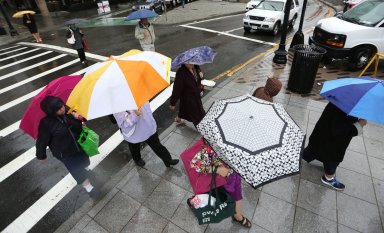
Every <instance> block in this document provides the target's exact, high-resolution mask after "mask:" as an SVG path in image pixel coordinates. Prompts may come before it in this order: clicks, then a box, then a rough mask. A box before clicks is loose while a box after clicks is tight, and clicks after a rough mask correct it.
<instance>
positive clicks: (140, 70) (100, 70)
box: [67, 50, 171, 120]
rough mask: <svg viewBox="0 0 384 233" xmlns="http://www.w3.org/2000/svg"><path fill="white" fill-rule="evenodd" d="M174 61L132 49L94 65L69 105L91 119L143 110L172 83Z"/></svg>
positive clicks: (74, 93) (75, 90)
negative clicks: (171, 73) (172, 62)
mask: <svg viewBox="0 0 384 233" xmlns="http://www.w3.org/2000/svg"><path fill="white" fill-rule="evenodd" d="M170 64H171V59H170V58H168V57H166V56H164V55H162V54H159V53H156V52H151V51H144V52H142V51H139V50H131V51H129V52H127V53H125V54H123V55H121V56H119V57H110V58H109V59H108V60H106V61H104V62H102V63H97V64H95V65H93V66H91V67H90V68H89V69H88V70H87V72H86V74H85V75H84V78H83V79H82V80H81V81H80V82H79V83H78V84H77V85H76V87H75V89H74V90H73V91H72V93H71V95H70V96H69V98H68V101H67V105H68V106H70V107H71V108H72V109H74V110H76V111H77V112H78V113H79V114H80V115H82V116H84V117H85V118H87V119H88V120H91V119H94V118H97V117H102V116H106V115H109V114H113V113H117V112H123V111H126V110H134V109H138V108H140V107H141V106H142V105H144V104H145V103H146V102H147V101H149V100H150V99H151V98H153V97H154V96H155V95H156V94H158V93H159V92H160V91H161V90H163V89H164V88H166V87H167V86H168V85H169V82H170V77H169V75H170Z"/></svg>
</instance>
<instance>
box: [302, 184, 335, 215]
mask: <svg viewBox="0 0 384 233" xmlns="http://www.w3.org/2000/svg"><path fill="white" fill-rule="evenodd" d="M297 205H298V206H300V207H302V208H304V209H306V210H309V211H311V212H313V213H316V214H319V215H321V216H323V217H325V218H328V219H330V220H332V221H335V222H336V221H337V216H336V191H334V190H332V189H329V188H327V187H324V186H321V185H318V184H314V183H312V182H309V181H307V180H303V179H302V180H300V187H299V197H298V199H297Z"/></svg>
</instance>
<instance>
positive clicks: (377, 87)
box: [320, 77, 384, 124]
mask: <svg viewBox="0 0 384 233" xmlns="http://www.w3.org/2000/svg"><path fill="white" fill-rule="evenodd" d="M320 95H322V96H323V97H324V98H326V99H327V100H329V101H330V102H331V103H333V104H334V105H335V106H337V107H338V108H339V109H341V110H342V111H343V112H345V113H347V114H348V115H351V116H354V117H358V118H363V119H366V120H368V121H373V122H377V123H380V124H384V81H383V80H378V79H374V78H370V77H361V78H342V79H337V80H332V81H326V82H325V83H324V86H323V89H322V90H321V92H320Z"/></svg>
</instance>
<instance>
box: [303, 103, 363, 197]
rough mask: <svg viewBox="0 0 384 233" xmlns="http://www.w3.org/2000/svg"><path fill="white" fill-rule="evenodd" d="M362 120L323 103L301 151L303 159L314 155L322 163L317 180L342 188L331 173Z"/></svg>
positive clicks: (308, 160)
mask: <svg viewBox="0 0 384 233" xmlns="http://www.w3.org/2000/svg"><path fill="white" fill-rule="evenodd" d="M366 124H367V121H366V120H364V119H358V118H356V117H352V116H349V115H347V114H346V113H344V112H343V111H342V110H340V109H339V108H337V107H336V106H335V105H333V104H332V103H328V104H327V106H326V107H325V109H324V111H323V113H322V114H321V116H320V119H319V120H318V121H317V123H316V125H315V128H314V130H313V132H312V134H311V136H310V137H309V143H308V146H307V147H306V148H305V149H304V152H303V159H304V160H305V161H306V162H308V163H309V162H311V161H313V160H315V159H316V160H319V161H321V162H322V163H323V166H324V175H323V176H322V177H321V181H322V182H323V183H324V184H326V185H328V186H330V187H332V188H333V189H335V190H339V191H341V190H344V189H345V185H344V184H343V183H341V182H339V181H338V180H337V179H336V177H335V174H336V169H337V167H338V166H339V164H340V163H341V162H342V161H343V159H344V155H345V151H346V150H347V148H348V145H349V143H350V142H351V140H352V138H353V137H355V136H357V135H360V134H361V133H362V131H363V127H364V126H365V125H366Z"/></svg>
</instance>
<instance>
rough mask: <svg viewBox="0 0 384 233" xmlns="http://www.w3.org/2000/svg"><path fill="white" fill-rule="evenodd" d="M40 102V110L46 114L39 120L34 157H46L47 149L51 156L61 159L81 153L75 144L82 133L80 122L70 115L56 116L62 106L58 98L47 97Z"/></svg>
mask: <svg viewBox="0 0 384 233" xmlns="http://www.w3.org/2000/svg"><path fill="white" fill-rule="evenodd" d="M48 97H51V98H47V97H46V98H45V99H44V100H43V101H42V102H41V109H42V110H43V111H44V112H45V113H46V114H47V115H46V116H45V117H44V118H42V119H41V121H40V125H39V131H38V136H37V140H36V157H37V159H40V160H43V159H45V158H46V157H47V154H46V149H47V147H49V149H50V150H51V152H52V154H53V156H55V157H56V158H58V159H63V158H65V157H67V156H69V155H73V154H75V153H78V152H83V150H82V149H81V148H80V146H79V145H78V143H77V140H78V139H79V137H80V134H81V132H82V122H81V121H80V120H77V119H75V118H74V117H73V116H72V115H70V114H65V115H64V116H57V115H56V112H57V110H59V109H60V107H61V106H63V105H64V102H63V101H61V99H60V98H58V97H53V96H48Z"/></svg>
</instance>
